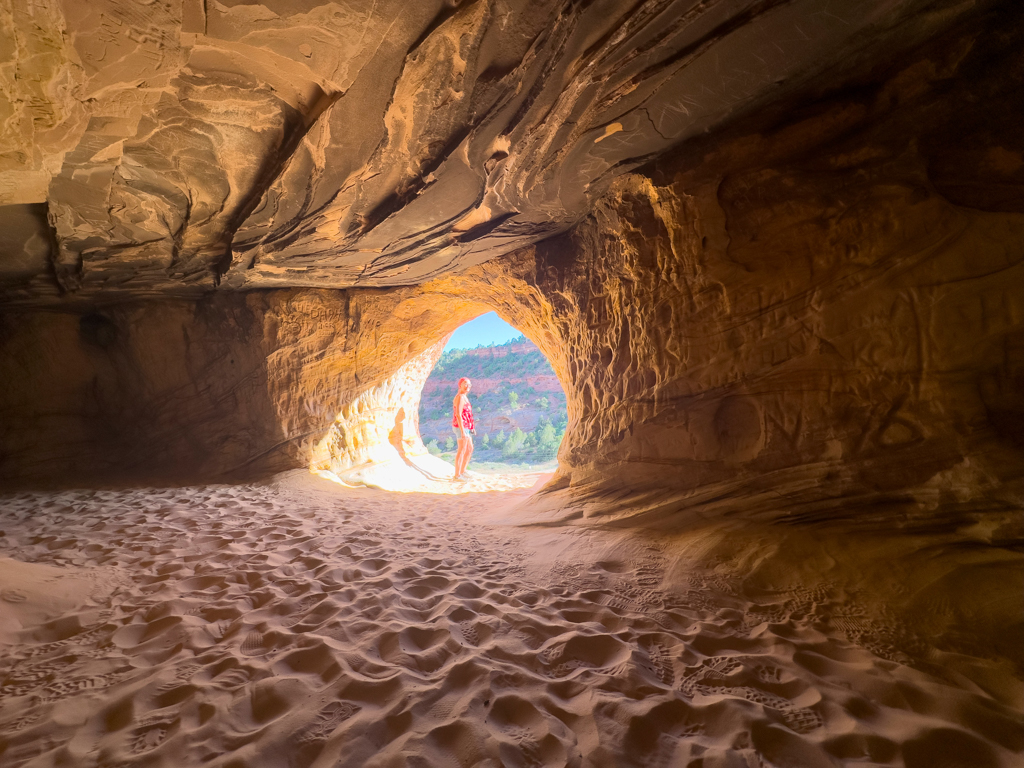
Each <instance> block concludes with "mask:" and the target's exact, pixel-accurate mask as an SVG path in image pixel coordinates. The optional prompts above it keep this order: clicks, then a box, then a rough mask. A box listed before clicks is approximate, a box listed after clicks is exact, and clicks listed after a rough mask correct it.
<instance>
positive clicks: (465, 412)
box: [452, 399, 476, 429]
mask: <svg viewBox="0 0 1024 768" xmlns="http://www.w3.org/2000/svg"><path fill="white" fill-rule="evenodd" d="M462 402H463V403H464V405H463V406H462V426H463V427H465V428H466V429H475V428H476V424H475V423H474V422H473V406H471V405H470V404H469V400H468V399H467V400H463V401H462ZM452 426H453V427H455V428H458V427H459V415H458V414H457V413H453V414H452Z"/></svg>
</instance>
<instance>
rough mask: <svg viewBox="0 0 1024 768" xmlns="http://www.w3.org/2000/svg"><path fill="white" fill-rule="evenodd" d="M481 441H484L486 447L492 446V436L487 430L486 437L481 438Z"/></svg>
mask: <svg viewBox="0 0 1024 768" xmlns="http://www.w3.org/2000/svg"><path fill="white" fill-rule="evenodd" d="M480 442H482V443H483V446H484V448H485V449H487V448H490V447H491V436H490V435H488V434H487V433H486V432H484V439H483V440H481V441H480Z"/></svg>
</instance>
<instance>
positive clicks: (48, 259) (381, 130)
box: [0, 0, 1021, 303]
mask: <svg viewBox="0 0 1024 768" xmlns="http://www.w3.org/2000/svg"><path fill="white" fill-rule="evenodd" d="M1020 18H1021V16H1020V9H1019V7H1018V5H1017V4H1016V3H1014V2H1013V1H1012V0H975V1H974V2H970V3H954V2H944V1H937V0H859V1H858V2H830V3H825V4H822V3H821V2H820V1H819V0H787V1H786V2H779V1H778V0H767V1H764V2H757V3H726V2H703V3H692V2H688V1H687V0H675V1H661V0H659V1H658V2H654V1H653V0H648V1H647V2H639V3H637V2H629V3H626V2H621V0H599V1H598V2H551V3H539V4H538V3H534V2H527V0H493V1H487V2H484V1H481V2H454V1H451V0H419V1H418V2H415V3H408V2H404V1H402V0H376V1H375V2H373V3H353V4H339V3H334V2H320V1H319V0H310V1H309V2H301V3H299V2H293V1H292V0H273V1H272V2H266V3H263V4H257V5H251V4H245V3H242V4H236V3H228V4H222V3H213V4H207V3H202V2H196V1H195V0H184V2H170V3H137V2H131V1H130V0H38V1H36V2H32V3H29V4H25V3H15V4H13V5H12V6H11V7H10V9H9V10H7V11H3V12H0V37H2V38H3V39H4V40H6V41H9V42H10V44H9V45H6V46H3V47H2V49H0V116H2V117H0V144H2V145H3V148H4V151H3V154H2V156H0V232H2V234H0V238H2V242H3V245H4V247H5V250H6V251H7V253H9V254H10V255H11V257H10V258H9V259H4V260H2V261H0V298H2V299H3V300H5V301H19V302H26V303H28V302H37V303H38V302H57V301H59V300H60V298H61V296H64V295H68V294H71V295H76V296H79V297H81V298H82V299H84V300H98V301H107V300H109V299H110V298H111V297H116V296H120V297H122V298H131V297H146V296H152V295H154V294H163V295H168V294H176V295H188V296H193V297H194V296H196V295H199V294H201V293H203V292H206V291H209V290H212V289H214V288H219V289H221V290H230V289H256V288H271V287H297V286H304V287H325V288H326V287H330V288H342V287H350V286H394V285H411V284H419V283H422V282H424V281H426V280H429V279H430V278H432V277H436V276H439V275H441V274H452V273H457V272H459V271H462V270H464V269H466V268H468V267H470V266H472V265H474V264H478V263H481V262H483V261H485V260H487V259H489V258H492V257H494V256H495V255H496V254H502V253H508V252H511V251H514V250H517V249H519V248H522V247H525V246H528V245H530V244H532V243H535V242H538V241H540V240H542V239H545V238H547V237H548V236H551V235H553V234H556V233H560V232H565V231H567V230H568V229H570V228H571V227H572V226H573V225H574V224H576V223H578V222H579V221H580V220H581V219H582V218H583V217H584V216H586V215H587V214H588V213H589V212H590V210H591V209H592V207H593V205H594V203H595V201H596V200H598V199H599V198H600V197H601V196H602V195H603V194H604V193H605V192H606V191H607V190H608V189H609V188H610V185H611V184H612V183H613V182H614V181H615V179H616V178H618V177H620V176H622V175H623V174H625V173H629V172H631V171H633V170H635V169H636V168H638V167H640V166H642V165H644V164H645V163H647V162H649V161H650V160H651V159H652V158H654V157H657V156H659V155H661V154H664V153H666V152H674V151H675V150H676V149H677V148H678V147H680V146H682V145H686V144H689V143H691V142H693V141H697V140H699V139H700V138H701V137H703V136H705V135H716V136H717V135H719V134H720V133H721V132H722V131H723V130H725V129H727V128H728V127H729V126H731V125H733V124H734V123H735V122H736V121H737V119H738V118H740V117H742V116H744V115H750V114H763V113H764V111H765V109H766V108H769V107H771V106H772V105H778V104H786V105H787V106H788V107H791V106H794V105H796V106H799V105H800V104H805V103H807V102H809V101H812V100H813V99H815V98H817V97H818V95H820V94H821V93H822V92H823V91H826V90H828V89H830V88H836V87H840V86H842V85H843V84H847V85H849V84H854V87H857V86H860V85H862V84H863V82H864V79H865V78H868V80H870V78H872V77H877V76H878V73H879V72H884V71H885V69H886V68H887V67H890V66H892V65H893V62H894V61H895V58H894V57H897V56H900V55H903V54H905V52H907V51H912V50H913V49H914V48H915V47H916V46H919V45H921V44H922V42H924V41H927V40H929V39H930V38H933V37H935V36H936V35H939V34H941V33H942V31H943V30H948V29H959V30H966V31H967V33H968V34H967V37H970V35H972V34H974V30H977V29H988V30H989V31H995V32H996V33H997V34H998V33H1001V32H1003V31H1005V30H1013V29H1015V28H1017V27H1019V25H1020Z"/></svg>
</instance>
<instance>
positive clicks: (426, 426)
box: [310, 305, 569, 493]
mask: <svg viewBox="0 0 1024 768" xmlns="http://www.w3.org/2000/svg"><path fill="white" fill-rule="evenodd" d="M459 314H461V315H463V316H462V317H458V327H459V328H461V327H462V326H467V327H472V325H473V324H474V323H475V322H477V321H478V320H483V319H485V318H487V317H492V316H496V314H497V313H495V312H494V310H493V309H491V308H490V307H486V306H481V305H475V306H473V307H472V312H471V313H468V314H470V316H468V317H466V316H465V315H466V314H467V313H465V312H462V313H459ZM498 322H499V323H501V324H502V325H505V327H506V328H507V329H508V331H510V332H511V333H514V334H517V335H515V336H514V337H513V338H510V339H505V340H502V341H501V343H490V344H479V345H474V346H473V347H467V346H466V345H462V346H461V347H458V348H453V349H450V350H448V351H446V349H445V348H446V344H447V343H448V341H449V339H451V338H452V337H453V334H454V332H455V331H456V330H457V328H452V327H451V323H450V321H449V322H446V323H444V327H443V328H442V329H441V331H440V333H441V335H440V336H439V337H435V339H434V340H431V341H429V342H428V345H427V346H426V348H424V349H423V350H422V351H420V352H418V353H417V354H414V355H413V356H412V357H411V359H408V360H407V361H405V362H404V363H402V364H401V365H399V366H398V368H397V369H396V370H395V371H394V372H393V373H391V375H389V376H387V377H386V378H385V379H384V380H383V381H382V382H380V383H378V384H376V385H374V386H370V387H368V388H366V389H365V390H364V391H362V392H360V393H359V394H358V395H357V396H356V397H355V398H354V399H353V400H352V401H351V402H349V403H347V404H346V405H344V407H342V408H341V409H340V411H339V413H338V415H337V417H336V418H335V420H334V423H333V424H332V425H331V427H330V428H329V430H328V431H327V434H326V435H325V436H324V437H323V438H322V439H321V440H320V441H319V442H318V443H317V444H316V446H315V447H314V449H313V451H312V456H311V463H310V468H311V469H312V470H313V471H315V472H317V473H318V474H321V475H325V476H327V477H328V478H330V479H332V480H335V481H337V482H340V483H342V484H345V485H362V486H370V487H375V488H380V489H382V490H389V491H413V492H428V493H463V492H474V491H475V492H482V491H494V490H511V489H515V488H527V487H531V486H535V485H536V486H539V485H541V484H543V483H544V482H545V481H547V480H548V479H550V477H551V476H552V474H553V473H554V472H555V471H556V469H557V467H558V453H559V449H560V446H561V444H562V440H563V437H564V436H565V433H566V431H567V429H568V426H569V417H568V410H567V396H566V391H565V389H564V386H563V383H562V381H561V380H560V378H559V376H558V375H557V374H556V370H555V367H554V366H553V365H552V363H551V362H550V361H549V359H548V356H547V355H546V354H545V353H544V351H542V349H541V348H540V347H538V346H537V344H535V343H534V342H533V341H532V340H531V339H530V338H528V337H527V335H526V334H524V333H523V332H522V331H521V330H520V329H519V328H518V327H515V326H512V325H511V324H510V323H508V324H506V322H505V319H504V318H502V319H501V320H498ZM425 335H427V334H425V333H419V334H415V336H416V338H415V339H414V341H416V342H419V343H420V344H422V342H423V336H425ZM408 346H409V348H410V349H413V347H414V345H413V343H409V345H408ZM463 376H465V377H467V378H469V379H471V380H472V381H473V391H472V393H471V400H472V403H473V408H474V415H475V417H476V423H477V435H476V438H475V441H474V442H475V452H474V456H473V460H472V461H471V463H470V466H469V472H468V481H467V482H464V483H453V482H452V476H453V474H454V460H455V449H456V441H455V439H454V434H453V432H452V429H451V418H452V415H451V401H452V398H453V397H454V396H455V392H456V388H457V382H458V379H459V378H461V377H463Z"/></svg>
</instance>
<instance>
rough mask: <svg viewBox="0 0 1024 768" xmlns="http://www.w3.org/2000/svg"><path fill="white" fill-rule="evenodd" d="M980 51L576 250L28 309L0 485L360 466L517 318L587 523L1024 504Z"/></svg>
mask: <svg viewBox="0 0 1024 768" xmlns="http://www.w3.org/2000/svg"><path fill="white" fill-rule="evenodd" d="M975 42H976V41H974V40H973V39H971V38H970V35H967V36H962V37H961V38H957V37H956V36H955V35H954V36H953V38H951V39H947V40H940V41H938V42H937V43H936V45H935V47H934V50H933V51H932V52H929V51H925V52H923V53H922V56H921V57H920V58H919V59H918V60H917V61H916V62H912V63H911V64H909V65H907V66H905V67H903V68H901V69H898V70H895V71H893V72H890V73H886V74H885V76H884V77H882V78H881V79H879V80H878V81H877V82H872V83H870V84H868V85H865V86H864V87H862V88H859V89H858V88H854V89H851V90H849V91H847V92H844V93H842V94H837V95H832V96H830V97H828V98H824V99H822V100H821V101H819V102H817V103H815V104H814V105H813V106H812V107H811V108H807V107H803V108H801V109H794V110H792V111H787V110H783V109H782V108H780V111H779V112H778V114H776V115H775V117H774V118H773V119H771V120H770V119H768V118H766V117H765V116H764V115H760V116H757V119H756V120H754V121H753V122H750V121H748V122H747V123H746V124H742V123H741V124H738V125H737V126H736V127H735V128H734V129H733V130H732V131H731V133H729V134H728V135H722V136H714V137H709V138H708V139H707V140H706V141H703V142H702V141H695V142H692V143H690V144H688V145H687V146H686V147H684V148H682V149H680V150H679V151H678V152H676V153H674V154H673V155H671V156H669V157H665V158H662V159H660V160H658V161H657V162H653V163H651V164H650V165H649V166H647V167H645V168H644V169H643V173H638V174H633V175H629V176H626V177H623V178H621V179H620V180H619V181H617V182H616V183H614V184H613V185H612V186H611V187H610V190H609V191H608V192H607V193H606V194H604V195H603V196H602V197H601V198H600V199H598V200H596V201H595V202H594V205H593V209H592V213H591V215H590V216H588V217H587V218H586V219H585V220H583V221H582V222H580V223H579V224H578V225H577V226H576V227H575V228H573V229H572V230H571V231H570V232H569V233H568V234H566V235H563V236H559V237H556V238H552V239H549V240H546V241H544V242H542V243H540V244H539V245H537V246H534V247H529V248H524V249H521V250H519V251H516V252H514V253H512V254H509V255H506V256H502V257H500V258H496V259H492V260H491V261H488V262H486V263H484V264H482V265H479V266H476V267H473V268H471V269H468V270H465V271H463V272H461V273H460V274H456V275H447V276H444V277H440V278H436V279H434V280H431V281H429V282H426V283H424V284H422V285H419V286H410V287H405V288H393V289H361V290H355V289H349V290H344V291H333V290H312V289H311V290H281V291H261V292H250V293H231V292H230V290H222V291H220V292H217V293H214V294H211V295H208V296H207V297H206V298H203V299H201V300H198V301H197V300H185V299H181V300H174V301H171V300H165V301H146V300H142V299H139V300H136V301H135V302H133V303H126V304H120V305H111V306H108V307H106V308H103V307H96V306H84V305H83V306H80V307H79V306H76V305H74V304H73V303H71V304H69V306H68V307H66V308H65V311H61V312H58V311H52V310H50V311H43V310H41V309H37V310H32V309H27V308H26V309H18V310H15V309H8V310H7V311H6V312H5V313H4V314H3V316H2V317H3V319H2V325H0V329H2V332H0V346H2V348H0V353H2V354H0V368H2V370H0V376H2V381H3V382H4V386H3V387H2V389H0V425H2V426H0V451H2V455H0V461H2V463H0V473H2V476H3V477H4V479H5V482H7V484H8V485H11V484H14V485H19V484H20V485H26V484H31V483H33V482H44V481H45V482H60V483H83V482H121V481H126V480H131V481H133V482H135V481H145V480H151V479H160V480H170V479H177V480H182V481H194V480H199V479H210V478H217V479H227V478H230V477H236V476H259V475H261V474H266V473H268V472H271V471H276V470H278V469H284V468H288V467H297V466H308V465H310V464H314V465H320V466H323V465H325V464H324V463H325V462H326V465H331V464H332V463H334V464H335V465H344V464H346V463H348V464H352V463H358V462H359V461H363V460H366V459H367V458H368V457H370V456H371V455H372V453H373V441H374V440H377V441H379V440H380V437H381V435H382V434H383V433H384V432H387V433H388V434H389V435H390V430H391V429H393V426H394V425H393V424H391V423H390V422H391V421H393V419H394V416H395V415H396V414H397V409H398V405H397V404H398V402H399V401H400V400H401V399H402V398H403V397H406V395H407V394H408V391H411V390H409V387H408V386H404V385H400V382H398V379H401V378H402V377H403V376H405V374H404V373H403V372H402V371H403V366H407V365H410V364H413V362H414V361H416V360H421V361H422V360H424V359H425V358H423V356H424V355H428V356H429V355H430V354H432V352H431V349H432V348H433V347H434V346H435V345H436V344H437V343H438V341H439V340H440V339H441V338H443V337H444V336H445V335H446V334H447V333H449V332H451V331H452V330H454V328H456V327H457V326H458V325H460V324H461V323H462V322H464V321H465V320H468V319H470V318H471V317H473V316H475V315H477V314H480V313H481V312H484V311H486V310H487V309H491V308H493V309H495V310H497V311H498V312H499V314H501V315H502V316H503V317H504V318H505V319H506V320H508V321H510V322H511V323H513V324H514V325H516V326H517V327H518V328H520V329H521V330H522V331H524V332H525V333H526V334H527V336H529V337H530V338H531V339H532V340H533V341H534V342H535V343H537V344H538V346H539V347H540V348H541V349H542V350H543V351H544V352H545V354H546V355H547V356H548V358H549V359H550V361H551V363H552V365H553V367H554V369H555V371H556V373H557V374H558V376H559V379H560V380H561V382H562V384H563V387H564V389H565V391H566V394H567V398H568V407H569V416H570V424H569V428H568V431H567V436H566V440H565V442H564V444H563V446H562V449H561V452H560V463H561V466H560V470H559V477H558V478H556V480H555V482H554V483H553V484H552V486H550V488H549V493H548V494H547V496H548V498H550V499H553V500H554V502H555V506H559V505H560V506H561V507H565V506H566V505H568V506H569V507H570V508H571V511H570V513H569V514H580V513H581V511H580V509H581V507H582V514H597V513H601V514H615V512H616V505H620V506H622V508H623V509H626V508H628V509H629V510H630V511H629V514H635V513H636V512H637V510H641V511H642V510H645V509H646V510H649V511H650V512H651V515H654V514H655V512H656V510H658V509H662V510H664V509H676V510H678V509H680V508H689V509H691V510H695V511H697V512H698V513H699V514H709V515H714V514H726V513H728V512H730V511H732V510H739V509H742V510H744V512H745V514H757V513H758V511H763V512H764V513H765V514H767V515H773V516H774V515H777V514H779V513H780V512H781V513H782V514H789V515H793V514H799V515H816V514H828V515H835V514H838V512H837V510H838V509H840V508H842V509H849V510H858V511H857V512H856V514H858V515H862V516H863V515H864V514H866V513H865V512H864V510H865V509H866V508H868V507H870V508H871V509H875V510H879V511H880V513H881V514H884V515H888V514H891V513H892V511H893V510H894V509H896V510H902V511H906V510H907V509H910V508H914V509H923V510H925V511H928V510H933V509H935V508H937V507H938V506H940V505H947V506H949V505H956V504H969V505H975V506H978V505H981V506H984V505H990V506H991V505H1000V504H1014V503H1019V498H1018V495H1019V490H1020V489H1019V483H1020V478H1021V474H1022V473H1021V469H1022V467H1024V456H1022V452H1024V394H1022V393H1024V245H1022V244H1024V194H1022V193H1021V191H1022V190H1024V140H1022V139H1021V137H1020V134H1019V131H1016V130H1015V129H1014V126H1015V125H1018V124H1019V122H1017V121H1016V118H1017V116H1019V115H1020V114H1021V113H1022V110H1021V96H1020V94H1021V93H1022V92H1024V89H1022V88H1021V87H1020V85H1021V83H1022V81H1024V55H1022V54H1021V53H1020V50H1019V49H1018V48H1015V47H1014V38H1013V36H1012V35H1011V36H1008V37H1006V39H1005V40H1001V41H1000V39H998V36H996V37H992V36H991V35H990V36H989V38H987V39H986V40H985V41H984V42H985V45H980V44H979V45H975ZM1000 45H1002V46H1003V48H1002V49H1000V48H999V46H1000ZM869 86H870V87H869ZM979 101H982V102H983V103H984V105H985V108H984V109H983V110H982V109H975V110H969V109H968V110H965V109H964V108H963V105H965V104H971V103H978V102H979ZM751 120H753V118H751ZM90 318H91V319H90ZM424 365H425V363H424ZM414 367H415V365H414ZM396 376H397V378H396ZM413 389H415V387H413ZM396 393H405V394H401V395H399V394H396ZM360 398H362V401H361V400H360ZM361 402H362V403H363V406H364V407H363V408H362V410H361V406H360V403H361ZM371 402H372V403H373V405H372V407H369V408H368V410H367V407H365V406H366V404H368V403H371ZM360 413H377V414H380V419H382V420H381V421H379V422H378V421H373V419H376V418H377V417H376V416H373V417H372V418H371V417H367V418H370V420H371V422H373V423H369V422H360V419H363V418H364V416H360ZM339 417H340V419H339ZM353 420H354V421H353ZM353 425H355V426H354V427H353ZM360 425H361V426H360ZM373 435H376V437H373ZM565 489H568V491H567V493H565V492H563V491H564V490H565ZM588 504H589V505H590V506H588ZM649 519H653V517H651V518H649Z"/></svg>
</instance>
